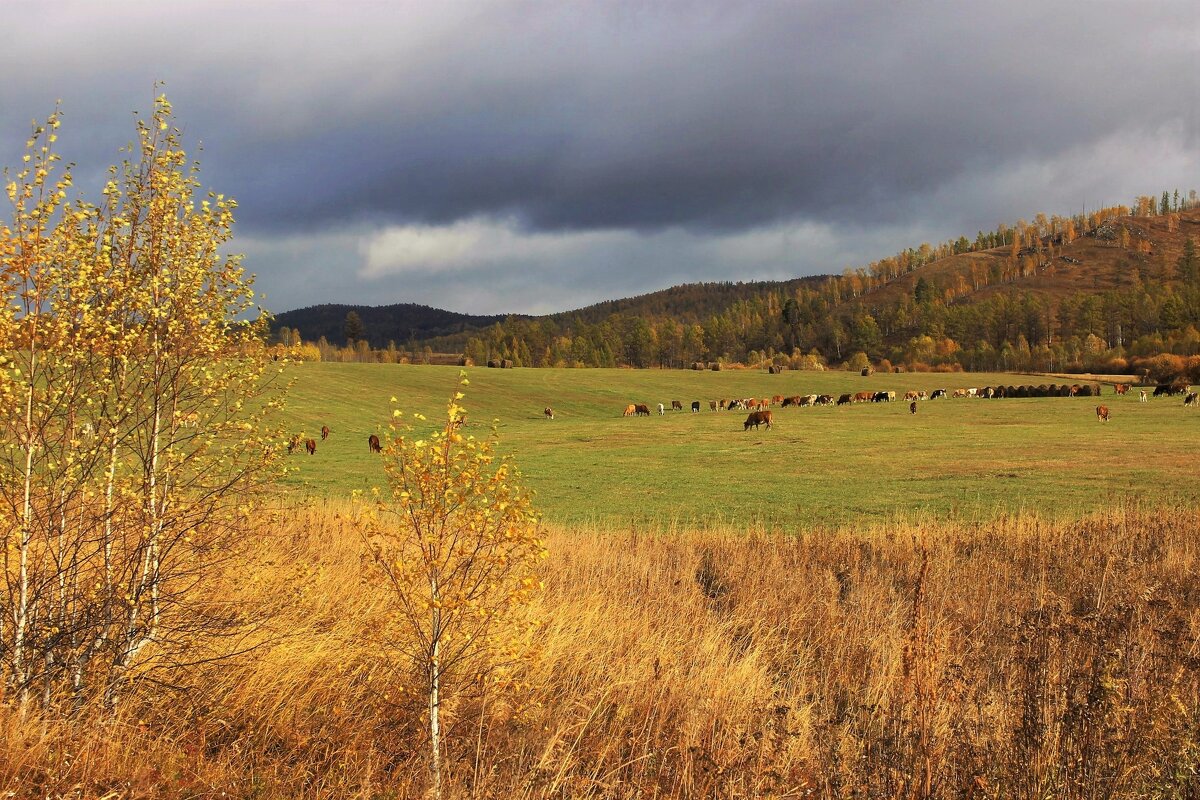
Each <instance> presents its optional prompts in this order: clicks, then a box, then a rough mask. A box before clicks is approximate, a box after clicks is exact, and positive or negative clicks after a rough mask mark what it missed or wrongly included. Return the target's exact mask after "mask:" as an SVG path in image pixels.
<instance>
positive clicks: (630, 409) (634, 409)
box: [621, 403, 637, 417]
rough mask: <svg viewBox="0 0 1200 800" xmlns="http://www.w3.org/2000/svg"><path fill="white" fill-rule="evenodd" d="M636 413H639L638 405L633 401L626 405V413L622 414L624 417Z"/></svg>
mask: <svg viewBox="0 0 1200 800" xmlns="http://www.w3.org/2000/svg"><path fill="white" fill-rule="evenodd" d="M636 413H637V406H635V405H634V404H633V403H630V404H629V405H627V406H625V413H624V414H622V415H621V416H622V417H632V416H633V415H634V414H636Z"/></svg>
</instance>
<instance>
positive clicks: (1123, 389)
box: [1113, 383, 1129, 394]
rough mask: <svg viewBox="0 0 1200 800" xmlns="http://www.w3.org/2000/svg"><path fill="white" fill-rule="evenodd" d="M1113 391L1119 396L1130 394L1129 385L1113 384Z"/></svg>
mask: <svg viewBox="0 0 1200 800" xmlns="http://www.w3.org/2000/svg"><path fill="white" fill-rule="evenodd" d="M1113 391H1115V392H1116V393H1117V394H1126V393H1128V392H1129V384H1128V383H1116V384H1113Z"/></svg>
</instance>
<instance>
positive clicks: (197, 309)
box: [0, 97, 278, 709]
mask: <svg viewBox="0 0 1200 800" xmlns="http://www.w3.org/2000/svg"><path fill="white" fill-rule="evenodd" d="M59 125H60V115H59V114H58V113H55V114H54V115H52V116H51V117H50V118H49V119H48V120H47V122H46V124H45V125H42V126H37V127H35V129H34V131H33V134H32V136H31V137H30V139H29V141H28V142H27V154H26V155H25V157H24V163H25V166H24V167H23V168H22V169H21V170H20V171H19V172H17V173H16V174H9V173H7V172H6V173H5V177H6V191H7V196H8V200H9V202H10V203H11V205H12V216H11V220H10V221H9V222H7V223H0V297H2V299H3V304H4V306H5V307H6V308H8V309H11V310H10V311H9V312H8V313H5V314H3V315H0V353H2V354H3V356H2V357H0V358H2V362H3V363H2V371H0V503H3V507H4V515H3V522H2V523H0V526H2V528H0V538H2V540H3V545H4V547H3V563H2V565H0V566H2V572H3V583H2V584H0V679H2V680H3V686H4V690H5V693H6V694H7V697H8V698H9V699H11V700H15V701H16V702H17V704H18V705H20V706H21V708H22V709H24V708H26V707H27V706H28V705H29V704H30V703H31V702H33V701H35V700H39V701H40V703H41V704H42V705H43V706H44V707H48V708H54V707H61V706H63V705H64V704H65V705H67V706H69V707H70V708H76V709H77V708H80V707H82V706H83V705H85V704H86V703H88V702H89V701H92V700H95V699H102V700H104V701H106V702H107V703H108V704H112V703H115V702H116V700H117V699H118V696H119V690H122V689H123V687H128V686H130V685H131V684H133V683H135V682H137V681H140V680H142V679H144V678H151V679H155V678H157V679H162V677H163V676H162V675H161V674H159V673H158V670H159V669H160V668H162V667H164V666H166V665H172V666H178V665H180V664H186V663H188V662H194V661H197V660H203V659H206V658H209V657H210V655H211V653H210V652H209V651H208V649H207V647H206V642H210V641H211V635H213V634H216V633H220V632H228V630H229V629H230V627H231V626H236V625H237V624H238V623H239V615H238V613H237V611H236V609H232V608H229V607H226V606H225V605H224V604H223V603H222V602H221V599H220V597H218V596H215V595H212V594H211V593H208V594H206V593H204V592H203V591H202V589H203V587H204V585H205V583H206V581H210V580H212V579H214V578H216V577H217V576H218V575H219V573H220V570H221V569H222V566H223V565H227V564H229V563H231V562H232V560H233V559H234V557H235V556H236V554H237V553H238V552H239V551H238V548H237V546H236V545H237V544H238V541H239V535H238V534H239V531H240V527H239V522H240V521H241V520H243V519H244V518H245V517H247V516H248V515H249V514H250V513H251V510H252V506H251V503H252V500H253V493H254V491H255V490H256V488H257V487H259V486H260V484H261V483H262V481H263V480H264V479H265V478H267V477H268V476H269V474H270V470H269V469H268V467H269V466H270V464H271V462H272V456H271V452H272V448H271V442H272V441H273V440H274V434H273V433H271V432H268V431H266V429H265V427H264V425H265V417H266V415H267V414H268V413H269V412H270V411H271V410H272V409H274V408H275V407H277V405H278V397H276V396H274V395H273V394H272V393H273V390H272V389H271V388H270V383H271V382H270V380H269V379H268V376H267V374H266V370H267V364H268V363H269V361H268V359H266V358H265V357H264V355H263V349H262V348H263V345H262V341H263V335H264V333H265V320H263V319H259V320H258V321H254V322H247V321H242V320H243V318H244V316H245V315H246V314H247V313H248V312H251V311H252V310H253V309H254V294H253V291H252V288H251V282H250V280H249V279H248V278H247V277H246V276H245V274H244V273H243V270H242V269H241V267H240V265H239V261H238V258H237V257H225V256H222V255H221V254H220V252H219V250H220V248H221V247H222V245H224V244H225V243H226V242H227V241H228V240H229V238H230V231H231V226H232V223H233V209H234V206H235V204H234V202H233V201H232V200H230V199H228V198H225V197H224V196H222V195H213V194H209V195H208V197H207V199H201V200H199V201H197V199H196V197H195V195H196V193H197V190H198V188H199V182H198V179H197V166H196V165H195V164H194V163H193V164H191V165H190V166H189V165H188V163H187V157H186V155H185V153H184V152H183V150H182V148H181V146H180V134H179V132H178V130H177V129H175V128H173V127H172V123H171V107H170V105H169V104H168V103H167V101H166V99H165V98H161V97H160V98H159V99H158V100H157V101H156V102H155V109H154V113H153V114H152V116H151V118H150V119H149V120H141V121H139V122H138V126H137V133H138V141H137V143H136V145H134V146H133V147H131V151H132V153H133V155H132V156H131V159H130V160H127V161H126V162H125V163H124V164H123V165H122V166H121V167H120V168H116V167H114V168H112V169H111V170H110V177H109V181H108V183H107V185H106V186H105V187H104V190H103V200H102V201H101V203H100V204H99V205H92V204H89V203H86V202H84V201H82V200H80V201H76V202H74V203H68V202H67V190H68V189H69V188H70V187H71V185H72V182H71V175H70V171H69V169H68V170H66V171H64V172H62V173H61V174H60V175H59V176H58V177H55V172H56V167H57V162H58V160H59V157H58V155H57V154H56V153H55V151H54V143H55V140H56V138H57V130H58V128H59ZM168 682H169V681H168Z"/></svg>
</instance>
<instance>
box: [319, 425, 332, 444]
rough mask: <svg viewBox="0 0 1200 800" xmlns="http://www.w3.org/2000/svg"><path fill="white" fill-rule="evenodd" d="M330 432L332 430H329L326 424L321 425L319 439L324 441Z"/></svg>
mask: <svg viewBox="0 0 1200 800" xmlns="http://www.w3.org/2000/svg"><path fill="white" fill-rule="evenodd" d="M331 433H333V431H331V430H329V426H328V425H322V426H321V441H322V442H323V441H325V440H326V439H328V438H329V434H331Z"/></svg>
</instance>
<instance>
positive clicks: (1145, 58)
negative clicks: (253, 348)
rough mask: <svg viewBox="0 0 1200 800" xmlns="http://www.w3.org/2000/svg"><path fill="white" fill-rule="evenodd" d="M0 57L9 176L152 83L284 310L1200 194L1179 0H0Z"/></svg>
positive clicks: (664, 269)
mask: <svg viewBox="0 0 1200 800" xmlns="http://www.w3.org/2000/svg"><path fill="white" fill-rule="evenodd" d="M0 74H2V75H4V78H3V80H0V164H5V165H10V166H11V165H15V164H16V163H17V162H18V161H19V158H20V152H21V146H22V144H23V142H24V139H25V138H26V136H27V134H28V130H29V122H30V120H31V119H32V118H34V117H38V118H43V117H45V116H46V114H48V113H50V112H51V111H52V110H53V109H54V103H55V101H56V99H61V100H62V109H63V113H64V123H63V129H62V133H61V136H60V148H61V152H63V154H64V155H65V157H66V158H67V159H68V160H70V161H74V162H76V163H77V164H78V165H79V166H78V174H79V177H80V185H81V186H83V187H87V186H88V185H89V184H88V176H89V175H96V174H99V171H100V170H102V169H103V168H104V167H105V166H107V165H108V164H110V163H113V162H115V161H118V160H120V157H121V154H120V153H119V152H118V149H119V148H120V147H121V146H122V145H124V144H125V143H127V142H129V141H130V140H131V139H132V138H133V135H134V127H133V123H132V112H134V111H140V112H147V111H149V110H150V109H151V106H152V100H153V97H154V94H155V90H154V83H155V81H156V80H158V81H163V82H164V83H165V91H166V93H167V95H168V97H169V98H170V100H171V102H172V104H173V105H174V107H175V111H176V115H177V119H178V121H179V123H180V125H181V127H182V128H183V129H184V132H185V136H186V142H187V145H188V148H189V151H190V152H191V153H192V154H193V155H197V154H198V156H199V159H200V161H201V164H202V173H201V177H202V179H203V181H204V183H205V184H206V186H208V187H210V188H212V189H214V190H216V191H219V192H223V193H225V194H228V195H232V196H234V197H235V198H236V199H237V200H238V203H239V209H238V216H237V218H238V224H237V228H236V234H235V240H234V244H235V246H234V248H233V249H234V250H235V251H238V252H243V253H245V254H246V264H247V267H248V268H249V269H250V270H251V271H253V272H255V273H257V275H258V288H259V290H260V291H262V292H264V293H265V294H266V296H267V297H266V305H267V306H268V307H269V308H271V309H273V310H275V311H285V310H288V309H292V308H297V307H300V306H306V305H313V304H316V303H324V302H344V303H366V304H372V305H378V304H384V303H394V302H418V303H426V304H429V305H433V306H439V307H442V308H448V309H451V310H456V311H465V312H472V313H497V312H525V313H544V312H550V311H558V310H565V309H569V308H575V307H578V306H582V305H586V304H588V303H592V302H595V301H598V300H604V299H611V298H616V297H627V296H630V295H635V294H640V293H643V292H646V291H653V290H655V289H661V288H664V287H667V286H670V285H673V284H677V283H682V282H689V281H701V280H709V281H711V280H753V279H779V278H789V277H795V276H799V275H808V274H814V273H822V272H840V271H841V270H842V269H843V268H845V267H847V266H861V265H865V264H867V263H869V262H870V261H872V260H874V259H877V258H880V257H883V256H887V255H891V254H892V253H894V252H895V251H897V250H899V249H901V248H903V247H906V246H915V245H918V244H920V243H921V242H923V241H929V242H931V243H936V242H938V241H942V240H945V239H947V238H954V237H957V236H958V235H959V234H966V235H968V237H972V238H973V236H974V234H975V232H976V231H978V230H980V229H991V228H994V227H995V226H996V224H997V223H999V222H1013V221H1015V220H1017V219H1018V218H1026V219H1031V218H1032V217H1033V216H1034V215H1035V214H1036V213H1037V212H1039V211H1043V212H1046V213H1047V214H1054V213H1058V214H1069V213H1075V212H1078V211H1080V210H1081V209H1083V208H1084V207H1085V206H1086V207H1087V208H1094V207H1096V206H1098V205H1102V204H1112V203H1130V202H1132V200H1133V198H1134V197H1135V196H1136V195H1138V194H1148V193H1159V192H1161V191H1162V190H1163V189H1164V188H1169V189H1175V188H1178V189H1179V190H1180V191H1181V192H1182V193H1184V194H1186V192H1187V191H1188V190H1189V189H1192V188H1200V110H1198V107H1200V2H1196V0H1178V1H1177V2H1176V1H1174V0H1170V1H1164V2H1154V0H1127V1H1126V2H1103V1H1102V0H1088V1H1087V2H1048V1H1047V0H1037V1H1036V2H1009V1H1008V0H993V1H992V2H986V3H984V2H978V3H977V2H972V1H971V0H947V2H896V0H887V1H886V2H851V1H850V0H813V1H811V2H786V3H785V2H778V3H776V2H767V1H766V0H761V1H760V0H748V1H747V2H716V1H715V0H711V1H709V2H674V1H673V0H656V1H655V2H644V0H637V1H634V0H629V1H628V2H626V1H624V0H620V1H618V0H614V1H613V2H591V3H574V2H553V3H552V2H539V3H534V2H507V3H493V2H473V3H465V2H464V3H458V2H445V0H437V1H436V2H434V1H433V0H430V2H420V3H416V2H414V3H398V2H359V0H338V2H328V1H327V0H310V1H309V2H295V1H294V0H277V1H276V2H247V1H246V0H240V1H237V2H235V1H234V0H204V2H192V0H172V1H171V2H162V0H154V1H153V2H126V1H124V0H107V1H106V2H104V3H97V2H94V0H78V2H55V1H54V0H46V2H40V3H32V2H9V1H8V0H0ZM201 143H202V144H203V150H202V151H200V152H198V151H197V146H198V145H199V144H201ZM91 199H98V198H97V197H96V196H95V193H94V191H93V192H92V193H91Z"/></svg>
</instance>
